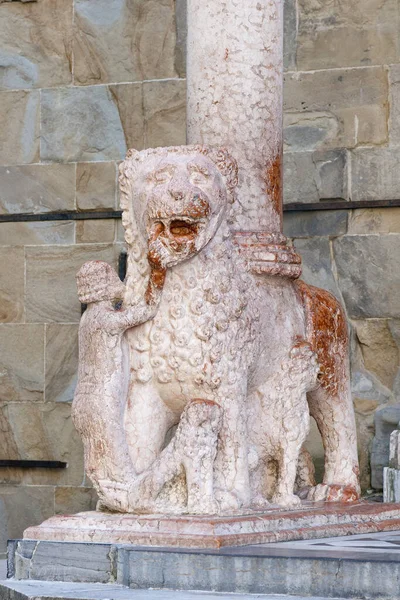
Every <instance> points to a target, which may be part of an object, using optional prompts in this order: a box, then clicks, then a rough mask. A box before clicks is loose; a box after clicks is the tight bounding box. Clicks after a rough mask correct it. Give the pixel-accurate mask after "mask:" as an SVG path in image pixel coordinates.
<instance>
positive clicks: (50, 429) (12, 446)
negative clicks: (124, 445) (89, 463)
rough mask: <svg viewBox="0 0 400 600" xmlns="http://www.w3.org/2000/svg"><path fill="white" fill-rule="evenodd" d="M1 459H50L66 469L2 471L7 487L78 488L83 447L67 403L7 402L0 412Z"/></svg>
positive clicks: (10, 469)
mask: <svg viewBox="0 0 400 600" xmlns="http://www.w3.org/2000/svg"><path fill="white" fill-rule="evenodd" d="M0 419H1V425H2V431H3V434H2V439H1V441H0V449H1V457H2V458H4V459H24V460H54V461H62V462H65V463H67V467H66V468H54V469H41V468H35V469H20V468H14V467H9V468H2V469H1V471H0V482H1V483H2V484H3V483H7V484H21V485H25V486H30V485H64V486H79V485H81V484H82V480H83V471H84V467H83V448H82V443H81V440H80V436H79V435H78V433H77V432H76V430H75V428H74V425H73V423H72V419H71V406H70V404H67V403H62V404H61V403H58V404H55V403H52V402H47V403H10V404H4V405H3V406H2V407H1V409H0Z"/></svg>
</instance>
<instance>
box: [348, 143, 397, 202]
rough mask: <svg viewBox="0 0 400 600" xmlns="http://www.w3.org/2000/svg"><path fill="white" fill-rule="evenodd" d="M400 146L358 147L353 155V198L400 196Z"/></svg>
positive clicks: (392, 197)
mask: <svg viewBox="0 0 400 600" xmlns="http://www.w3.org/2000/svg"><path fill="white" fill-rule="evenodd" d="M399 161H400V148H357V149H356V150H354V151H353V152H352V156H351V164H352V169H351V190H352V200H392V199H394V198H399V196H400V169H399Z"/></svg>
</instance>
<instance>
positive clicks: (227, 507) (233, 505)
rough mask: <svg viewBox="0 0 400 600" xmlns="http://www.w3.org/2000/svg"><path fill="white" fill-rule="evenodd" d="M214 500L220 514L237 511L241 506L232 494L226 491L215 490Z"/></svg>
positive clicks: (240, 502)
mask: <svg viewBox="0 0 400 600" xmlns="http://www.w3.org/2000/svg"><path fill="white" fill-rule="evenodd" d="M215 498H216V501H217V503H218V506H219V510H220V511H221V512H224V511H235V510H239V509H240V508H241V506H242V504H243V502H242V501H241V500H240V499H239V498H238V497H237V496H236V494H235V493H234V492H228V491H227V490H215Z"/></svg>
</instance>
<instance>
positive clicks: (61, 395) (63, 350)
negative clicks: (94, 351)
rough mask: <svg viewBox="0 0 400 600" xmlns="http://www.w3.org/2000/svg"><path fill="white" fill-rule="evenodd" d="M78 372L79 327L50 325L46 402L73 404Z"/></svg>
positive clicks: (46, 353)
mask: <svg viewBox="0 0 400 600" xmlns="http://www.w3.org/2000/svg"><path fill="white" fill-rule="evenodd" d="M77 372H78V325H69V324H59V323H50V324H48V325H46V340H45V396H44V397H45V400H46V402H72V400H73V397H74V392H75V387H76V382H77Z"/></svg>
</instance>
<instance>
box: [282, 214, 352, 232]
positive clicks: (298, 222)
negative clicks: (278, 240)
mask: <svg viewBox="0 0 400 600" xmlns="http://www.w3.org/2000/svg"><path fill="white" fill-rule="evenodd" d="M346 231H347V211H346V210H310V211H297V210H296V211H293V212H292V211H288V212H285V213H284V215H283V232H284V234H285V235H286V236H288V237H293V238H300V237H313V236H325V235H328V236H329V235H332V236H337V235H342V234H344V233H346Z"/></svg>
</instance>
